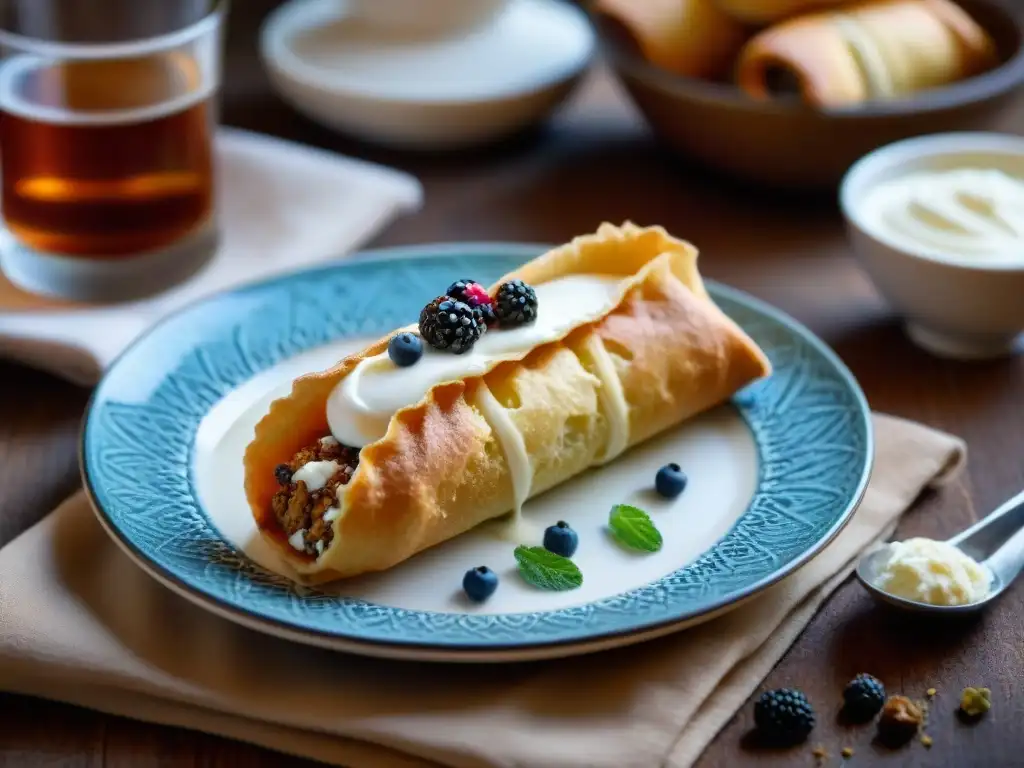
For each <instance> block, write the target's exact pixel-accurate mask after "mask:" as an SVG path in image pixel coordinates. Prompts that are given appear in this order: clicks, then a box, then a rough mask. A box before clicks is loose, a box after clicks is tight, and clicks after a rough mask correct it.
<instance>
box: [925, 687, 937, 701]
mask: <svg viewBox="0 0 1024 768" xmlns="http://www.w3.org/2000/svg"><path fill="white" fill-rule="evenodd" d="M925 693H926V694H927V695H928V698H929V699H934V698H935V694H936V693H938V691H936V690H935V689H934V688H929V689H928V690H927V691H925Z"/></svg>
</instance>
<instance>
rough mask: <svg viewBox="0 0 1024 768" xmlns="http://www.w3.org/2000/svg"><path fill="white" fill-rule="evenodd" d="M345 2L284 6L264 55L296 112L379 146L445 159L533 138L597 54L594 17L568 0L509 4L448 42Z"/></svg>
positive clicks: (268, 31)
mask: <svg viewBox="0 0 1024 768" xmlns="http://www.w3.org/2000/svg"><path fill="white" fill-rule="evenodd" d="M349 2H350V0H291V1H290V2H288V3H285V4H284V5H282V6H281V7H280V8H278V9H277V10H276V11H274V12H273V13H272V14H271V15H270V16H269V17H268V18H267V20H266V21H265V22H264V26H263V29H262V31H261V35H260V51H261V55H262V57H263V61H264V64H265V66H266V69H267V72H268V75H269V77H270V80H271V83H272V84H273V86H274V87H275V88H276V89H277V91H278V93H279V94H280V96H281V97H282V98H283V99H284V100H285V101H287V102H288V103H289V104H290V105H291V106H292V107H294V108H295V109H296V110H298V111H299V112H301V113H303V114H304V115H306V116H307V117H309V118H310V119H312V120H315V121H317V122H319V123H321V124H324V125H326V126H328V127H330V128H333V129H335V130H338V131H340V132H343V133H346V134H348V135H351V136H355V137H357V138H359V139H362V140H364V141H369V142H372V143H375V144H380V145H384V146H390V147H396V148H401V149H419V150H434V149H447V150H450V149H455V148H464V147H470V146H474V145H480V144H485V143H489V142H492V141H496V140H498V139H501V138H504V137H507V136H509V135H512V134H515V133H517V132H519V131H521V130H523V129H526V128H528V127H530V126H531V125H534V124H536V123H538V122H540V121H541V120H543V119H545V118H546V117H547V116H548V115H549V114H550V113H551V112H552V111H553V110H554V109H555V108H556V107H557V106H559V105H560V104H561V103H562V102H563V101H564V100H565V98H566V97H567V96H568V95H569V94H570V92H571V91H572V89H573V88H574V86H575V85H576V84H577V83H578V81H579V78H580V75H581V74H582V73H583V71H584V70H585V69H586V67H587V66H588V64H589V63H590V60H591V58H592V56H593V52H594V49H595V47H596V36H595V34H594V31H593V28H592V27H591V25H590V23H589V20H588V19H587V16H586V15H585V14H584V13H583V11H581V10H580V9H579V8H577V7H575V6H573V5H571V4H570V3H568V2H564V0H510V2H509V3H508V4H507V7H504V8H503V9H497V8H496V9H492V10H496V15H494V16H493V18H486V19H484V20H483V21H482V22H480V23H477V24H476V25H475V26H473V27H471V28H470V29H468V30H466V29H464V28H461V27H460V28H458V29H455V30H454V31H452V30H450V29H449V30H448V31H447V32H446V33H443V34H442V33H439V32H437V31H436V30H432V31H429V32H424V31H423V30H418V31H417V30H411V29H409V30H405V31H397V30H395V29H394V28H393V27H391V26H390V25H387V24H385V25H383V26H380V25H378V24H376V23H375V22H374V23H371V22H368V21H366V20H365V19H363V18H360V17H358V16H357V15H356V11H357V10H358V9H356V8H355V7H354V6H350V5H349V4H348V3H349ZM478 21H479V20H478Z"/></svg>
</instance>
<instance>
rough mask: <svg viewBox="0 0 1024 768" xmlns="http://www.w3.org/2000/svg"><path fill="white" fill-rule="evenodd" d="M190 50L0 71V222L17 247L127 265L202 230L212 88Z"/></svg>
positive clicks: (17, 61)
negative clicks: (0, 171)
mask: <svg viewBox="0 0 1024 768" xmlns="http://www.w3.org/2000/svg"><path fill="white" fill-rule="evenodd" d="M203 80H204V77H203V73H202V72H201V70H200V67H199V66H198V65H197V63H196V61H195V60H194V59H193V58H192V56H191V55H189V54H188V53H186V52H184V51H181V50H177V51H170V52H161V53H155V54H151V55H147V56H139V57H136V58H118V59H98V60H89V59H85V60H77V61H76V60H70V61H60V62H54V61H52V60H51V61H46V60H45V59H43V58H41V57H36V56H31V55H21V56H15V57H12V58H10V59H8V60H7V61H5V62H4V66H3V69H2V70H0V152H2V169H3V184H2V188H3V194H2V201H3V218H4V222H5V224H6V226H7V228H8V229H9V230H10V232H11V233H12V234H13V235H14V237H15V238H16V239H17V240H19V241H20V242H21V243H23V244H24V245H26V246H28V247H30V248H33V249H35V250H38V251H41V252H44V253H51V254H59V255H65V256H80V257H93V258H111V259H116V258H119V257H129V256H134V255H137V254H140V253H146V252H149V251H153V250H155V249H160V248H162V247H165V246H167V245H170V244H172V243H175V242H177V241H178V240H180V239H181V238H183V237H185V236H187V235H188V234H189V233H190V232H192V231H194V230H197V229H199V228H201V227H202V226H203V225H204V224H205V223H206V222H207V220H208V219H209V218H210V215H211V209H212V206H213V201H212V197H213V180H212V175H213V170H212V157H211V133H212V131H213V129H214V125H215V122H216V121H215V116H214V115H213V109H214V107H213V103H212V100H211V95H212V86H211V84H210V83H204V82H203Z"/></svg>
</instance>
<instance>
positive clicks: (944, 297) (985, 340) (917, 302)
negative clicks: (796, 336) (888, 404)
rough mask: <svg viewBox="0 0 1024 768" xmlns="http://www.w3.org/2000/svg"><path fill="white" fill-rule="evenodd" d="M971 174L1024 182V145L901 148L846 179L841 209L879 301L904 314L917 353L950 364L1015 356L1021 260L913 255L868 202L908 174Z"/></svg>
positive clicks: (874, 155)
mask: <svg viewBox="0 0 1024 768" xmlns="http://www.w3.org/2000/svg"><path fill="white" fill-rule="evenodd" d="M965 166H970V167H973V168H996V167H998V168H1001V169H1002V170H1003V171H1005V172H1008V173H1010V174H1012V175H1014V176H1018V177H1020V178H1024V137H1018V136H1011V135H1007V134H1000V133H940V134H932V135H926V136H920V137H917V138H913V139H907V140H904V141H898V142H896V143H894V144H889V145H887V146H884V147H882V148H880V149H878V150H875V151H874V152H871V153H869V154H867V155H865V156H864V157H863V158H861V159H860V160H858V161H857V162H856V163H854V165H853V166H852V167H851V168H850V169H849V170H848V171H847V173H846V175H845V176H844V178H843V181H842V184H841V185H840V189H839V201H840V206H841V208H842V211H843V216H844V217H845V219H846V229H847V235H848V237H849V240H850V242H851V244H852V246H853V250H854V253H855V255H856V256H857V258H858V259H859V261H860V263H861V264H862V265H863V267H864V269H865V271H866V272H867V274H868V275H869V276H870V278H871V279H872V281H873V282H874V284H875V287H876V288H877V289H878V291H879V293H881V294H882V296H883V297H884V298H885V299H886V300H887V301H888V302H889V303H890V304H891V305H892V306H893V308H894V309H896V311H897V312H899V313H900V314H901V315H902V316H903V318H904V321H905V324H906V330H907V334H908V335H909V336H910V338H911V339H912V340H913V341H914V342H915V343H916V344H917V345H918V346H920V347H922V348H924V349H926V350H927V351H929V352H931V353H933V354H935V355H938V356H941V357H947V358H954V359H958V360H978V359H987V358H994V357H1001V356H1004V355H1007V354H1012V353H1013V352H1014V351H1016V350H1017V349H1018V348H1019V347H1020V344H1019V342H1020V336H1021V333H1022V331H1024V257H1022V259H1021V261H1020V262H1019V263H1018V264H1004V263H988V262H982V261H979V260H977V259H974V258H972V257H970V256H966V255H965V256H963V257H953V256H949V255H944V254H940V253H936V252H930V251H929V250H928V249H927V248H925V247H923V246H922V247H918V248H915V247H912V246H909V245H907V244H906V243H903V242H897V241H895V240H894V239H892V238H891V237H888V236H887V235H886V233H885V232H884V231H882V230H881V229H879V228H878V227H876V226H873V225H872V223H871V221H870V220H868V218H867V217H866V216H864V215H863V213H864V207H863V205H862V204H863V202H864V200H865V196H866V194H867V193H868V192H869V191H870V190H871V189H873V188H874V187H875V185H877V184H879V183H883V182H886V181H888V180H890V179H894V178H897V177H899V176H902V175H904V174H908V173H914V172H920V171H929V170H944V169H953V168H960V167H965Z"/></svg>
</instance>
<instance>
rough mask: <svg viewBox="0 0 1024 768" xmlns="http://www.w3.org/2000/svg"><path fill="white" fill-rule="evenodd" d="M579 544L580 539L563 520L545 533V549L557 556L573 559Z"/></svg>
mask: <svg viewBox="0 0 1024 768" xmlns="http://www.w3.org/2000/svg"><path fill="white" fill-rule="evenodd" d="M579 543H580V537H579V536H577V535H576V531H574V530H573V529H572V528H570V527H569V524H568V523H566V522H564V521H562V520H559V521H558V524H557V525H552V526H551V527H550V528H548V529H547V530H546V531H544V549H546V550H548V551H549V552H554V553H555V554H556V555H561V556H562V557H572V556H573V554H574V553H575V552H576V547H577V546H579Z"/></svg>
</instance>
